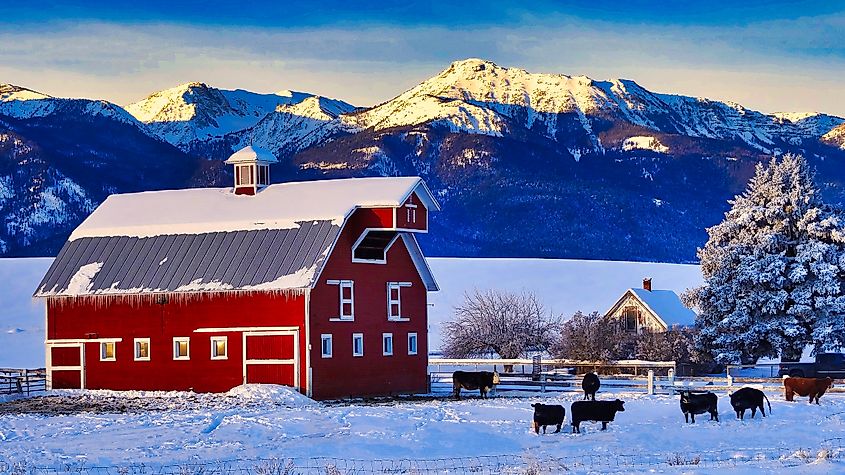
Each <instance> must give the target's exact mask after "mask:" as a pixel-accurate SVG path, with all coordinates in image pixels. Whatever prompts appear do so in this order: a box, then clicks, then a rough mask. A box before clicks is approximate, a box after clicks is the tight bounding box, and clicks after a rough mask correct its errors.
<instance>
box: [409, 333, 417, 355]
mask: <svg viewBox="0 0 845 475" xmlns="http://www.w3.org/2000/svg"><path fill="white" fill-rule="evenodd" d="M408 354H409V355H415V354H417V334H416V333H408Z"/></svg>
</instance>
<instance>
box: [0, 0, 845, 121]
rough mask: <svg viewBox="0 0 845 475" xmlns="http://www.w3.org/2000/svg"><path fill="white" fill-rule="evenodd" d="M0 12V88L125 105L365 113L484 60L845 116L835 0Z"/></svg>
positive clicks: (37, 6) (842, 22) (115, 6)
mask: <svg viewBox="0 0 845 475" xmlns="http://www.w3.org/2000/svg"><path fill="white" fill-rule="evenodd" d="M732 3H734V4H732ZM522 4H529V5H530V8H529V7H525V6H523V5H522ZM4 10H5V11H6V13H5V14H4V17H3V18H4V20H0V44H2V45H3V47H2V48H0V82H11V83H14V84H19V85H23V86H26V87H30V88H33V89H36V90H40V91H42V92H45V93H48V94H53V95H60V96H78V97H97V98H105V99H109V100H112V101H115V102H118V103H127V102H131V101H133V100H137V99H140V98H141V97H143V96H145V95H147V94H149V93H150V92H153V91H155V90H159V89H163V88H167V87H172V86H175V85H177V84H180V83H184V82H188V81H204V82H207V83H209V84H212V85H215V86H219V87H227V88H233V87H241V88H246V89H251V90H256V91H265V92H269V91H274V90H279V89H296V90H303V91H308V92H315V93H319V94H323V95H327V96H331V97H338V98H341V99H345V100H347V101H350V102H352V103H355V104H357V105H372V104H375V103H378V102H381V101H384V100H387V99H390V98H391V97H393V96H395V95H397V94H399V93H401V92H402V91H403V90H404V89H407V88H408V87H412V86H413V85H415V84H416V83H418V82H420V81H421V80H423V79H425V78H426V77H429V76H431V75H433V74H436V73H437V72H438V71H440V70H441V69H443V68H445V67H446V66H447V65H448V64H449V63H450V62H451V61H454V60H457V59H463V58H467V57H481V58H485V59H491V60H493V61H496V62H497V63H499V64H501V65H503V66H518V67H523V68H525V69H528V70H529V71H536V72H557V73H564V74H571V75H577V74H586V75H588V76H590V77H593V78H596V79H607V78H611V77H624V78H628V79H633V80H635V81H637V82H639V83H640V84H642V85H643V86H645V87H647V88H649V89H651V90H655V91H660V92H673V93H682V94H689V95H697V96H705V97H710V98H714V99H721V100H734V101H736V102H740V103H742V104H744V105H746V106H749V107H752V108H757V109H760V110H763V111H766V112H773V111H778V110H796V111H804V110H821V111H825V112H831V113H836V114H839V115H845V85H844V84H843V81H842V80H841V78H843V77H845V2H840V1H836V2H816V1H814V2H809V1H790V2H787V1H760V0H748V1H745V2H719V1H709V2H674V1H664V2H656V1H645V0H629V1H626V2H611V1H604V2H601V1H589V2H588V1H558V2H552V1H532V2H500V1H483V2H482V1H473V2H458V1H452V2H447V1H440V0H437V1H417V0H407V1H403V2H394V3H386V2H372V1H348V0H347V1H344V2H310V3H308V2H290V3H286V2H266V3H264V2H243V1H242V2H224V3H219V4H218V3H216V2H200V1H188V2H173V1H171V2H163V1H135V2H107V1H92V2H85V3H84V4H79V3H76V4H74V3H71V2H15V4H14V6H12V7H11V10H9V7H4Z"/></svg>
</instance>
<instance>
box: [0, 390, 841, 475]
mask: <svg viewBox="0 0 845 475" xmlns="http://www.w3.org/2000/svg"><path fill="white" fill-rule="evenodd" d="M57 394H58V395H59V397H64V398H65V399H67V400H73V401H83V402H87V403H88V404H89V406H90V405H91V404H92V403H96V402H98V401H99V402H101V403H103V402H109V404H110V405H111V406H112V407H118V406H119V404H120V402H121V401H123V403H125V405H126V406H127V409H126V410H125V411H128V412H123V411H121V412H117V411H112V412H109V410H108V409H106V410H105V411H103V410H102V409H100V410H95V412H82V413H75V414H65V415H46V414H37V413H35V414H9V413H5V414H4V412H8V411H10V410H11V409H10V408H11V407H12V405H14V404H19V403H20V401H12V402H11V403H7V404H5V405H4V404H0V448H2V450H0V453H2V455H1V456H0V462H3V461H5V462H6V463H11V464H15V463H18V462H22V463H26V464H29V465H28V466H29V467H60V468H61V467H64V469H68V468H70V467H74V466H77V467H78V466H80V465H81V466H83V467H88V468H92V467H98V466H110V467H114V466H118V467H121V466H122V467H127V466H130V465H133V466H137V465H138V464H144V465H145V466H146V467H147V469H161V468H162V467H163V466H174V465H184V464H191V463H204V464H210V465H207V466H206V467H205V468H206V470H208V469H210V468H212V467H215V466H219V464H220V463H221V462H222V461H229V463H230V464H232V465H236V466H239V467H244V468H247V469H249V468H254V467H255V466H256V465H260V464H261V463H262V462H257V461H256V460H258V459H272V458H277V459H286V458H292V459H295V460H296V461H297V463H298V464H305V463H308V462H307V461H309V460H311V459H313V458H314V457H327V458H328V459H338V460H330V461H327V460H328V459H327V460H324V461H322V462H319V463H325V464H333V465H335V466H338V467H341V466H342V464H343V463H349V464H351V463H353V462H351V461H353V460H358V461H362V462H358V463H359V464H363V465H361V466H366V464H367V463H369V464H370V465H369V467H374V466H378V467H384V466H386V465H384V464H386V463H396V464H398V463H399V462H395V461H397V460H400V459H408V460H412V461H414V462H411V463H413V464H416V466H417V467H422V466H424V465H425V464H429V465H430V466H437V467H446V466H448V465H449V464H453V467H454V468H455V470H453V472H452V473H463V472H464V471H465V469H466V468H467V467H466V466H463V469H462V468H461V467H462V465H460V464H462V463H469V462H467V460H474V461H476V462H477V463H482V464H484V463H487V464H492V463H494V461H498V462H499V463H501V461H502V460H507V461H510V462H511V463H512V464H513V465H517V466H522V467H526V466H527V465H530V461H532V460H534V461H539V462H540V463H539V466H540V468H543V469H547V470H549V472H551V473H559V472H561V471H563V469H562V468H561V465H563V466H564V467H566V468H567V469H569V470H574V471H575V472H581V471H587V470H588V467H579V465H578V464H581V463H585V464H592V469H593V470H595V471H598V472H625V473H632V472H647V471H655V470H656V471H657V472H659V473H712V472H713V471H722V470H725V471H727V470H731V471H732V473H733V472H735V471H737V470H740V472H745V473H755V471H759V470H766V471H784V472H785V471H787V470H788V471H790V472H794V471H796V470H797V471H799V473H800V472H804V473H810V472H813V473H816V472H817V471H818V470H821V472H822V473H833V472H835V471H839V472H841V471H845V464H843V462H842V459H841V457H843V456H845V454H840V453H839V452H841V449H839V448H838V447H839V442H838V441H835V440H834V441H830V439H833V438H836V437H840V436H841V435H842V433H843V429H845V398H843V397H840V396H826V397H823V398H822V403H821V405H820V406H816V405H809V404H807V403H806V402H803V400H802V401H801V402H794V403H787V402H785V401H783V399H782V397H780V396H773V397H772V406H773V411H772V415H771V416H770V417H766V418H761V416H760V414H758V415H757V418H756V419H753V420H750V419H748V415H747V416H746V420H745V421H738V420H736V418H735V416H734V414H733V413H732V411H731V408H730V405H729V401H728V398H727V397H726V396H725V395H721V396H722V397H721V398H720V401H719V408H720V419H721V422H718V423H717V422H711V421H709V420H708V419H709V416H708V417H704V416H701V417H699V419H698V422H696V423H695V424H694V425H693V424H685V423H684V418H683V415H682V414H681V412H680V410H679V408H678V401H677V398H676V397H670V396H646V395H643V394H632V393H624V392H621V393H615V394H608V393H600V394H599V399H612V398H616V397H618V398H620V399H622V400H624V401H626V402H625V412H622V413H618V414H617V418H616V421H615V422H612V423H611V424H610V425H609V428H608V430H607V431H606V432H602V431H600V430H599V429H600V425H599V424H591V423H585V424H583V425H582V433H581V434H570V433H569V429H570V428H569V427H568V426H565V427H564V430H563V433H560V434H551V433H549V434H546V435H542V433H541V435H539V436H538V435H535V434H534V433H533V432H532V431H531V428H530V422H531V417H532V408H531V407H530V404H531V403H533V402H544V403H547V404H549V403H559V404H563V405H564V406H565V407H566V409H567V417H568V413H569V404H570V403H571V402H572V401H573V400H576V399H579V398H580V396H581V395H580V394H578V393H566V394H559V395H555V396H545V397H543V396H539V395H526V394H522V395H519V394H508V395H507V396H506V397H505V396H502V397H493V398H490V399H487V400H482V399H477V398H471V399H467V398H465V399H463V400H461V401H454V400H451V399H447V398H434V399H432V400H421V401H408V402H398V403H382V404H365V403H363V402H361V403H357V404H356V403H344V404H323V403H316V402H311V401H309V400H307V399H305V398H303V397H302V396H299V395H298V394H291V393H290V392H288V390H286V389H284V388H280V387H276V386H264V387H260V386H251V387H241V388H236V389H235V390H233V391H232V392H230V393H229V394H225V395H207V394H206V395H195V394H192V393H130V394H126V393H111V392H104V391H88V392H86V391H63V392H58V393H57ZM145 399H146V400H150V399H151V400H152V403H151V404H149V406H150V407H154V408H159V409H161V410H149V411H145V410H142V409H138V404H137V403H138V400H145ZM115 401H117V402H115ZM29 402H30V403H32V402H33V401H29ZM109 404H106V406H108V405H109ZM14 407H22V406H14ZM30 409H32V408H31V407H30ZM826 441H827V442H826ZM828 448H831V449H832V452H830V453H828V457H825V453H826V452H822V458H823V460H818V455H819V452H820V451H822V450H823V449H828ZM502 456H504V457H502ZM465 457H466V458H473V459H462V458H465ZM749 457H751V458H756V460H752V461H747V459H748V458H749ZM696 458H698V460H699V462H698V465H684V466H678V465H675V464H678V463H692V462H694V461H695V460H696ZM385 459H391V460H393V461H394V462H383V461H382V462H374V461H379V460H385ZM550 460H554V461H555V462H554V464H553V463H552V462H550ZM366 461H369V462H366ZM811 462H812V464H810V463H811ZM311 463H313V461H311ZM379 464H381V465H379ZM792 465H798V467H797V468H788V467H790V466H792ZM555 467H556V468H555ZM489 468H490V467H488V469H489ZM491 470H492V469H491ZM492 471H495V470H492ZM115 472H116V473H120V472H118V471H116V470H115ZM322 473H327V472H326V471H323V472H322ZM341 473H343V472H341ZM359 473H360V472H359ZM363 473H368V472H363ZM486 473H491V472H490V471H488V472H486ZM543 473H545V472H543Z"/></svg>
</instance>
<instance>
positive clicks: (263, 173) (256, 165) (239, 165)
mask: <svg viewBox="0 0 845 475" xmlns="http://www.w3.org/2000/svg"><path fill="white" fill-rule="evenodd" d="M276 162H278V160H277V159H276V157H275V156H274V155H273V154H272V153H270V151H269V150H265V149H263V148H261V147H253V146H249V147H244V148H242V149H240V150H238V151H237V152H235V153H233V154H232V156H230V157H229V158H228V159H227V160H226V164H228V165H234V167H235V170H234V171H235V194H236V195H254V194H256V193H258V192H259V191H260V190H261V189H262V188H264V187H265V186H267V185H269V184H270V164H272V163H276Z"/></svg>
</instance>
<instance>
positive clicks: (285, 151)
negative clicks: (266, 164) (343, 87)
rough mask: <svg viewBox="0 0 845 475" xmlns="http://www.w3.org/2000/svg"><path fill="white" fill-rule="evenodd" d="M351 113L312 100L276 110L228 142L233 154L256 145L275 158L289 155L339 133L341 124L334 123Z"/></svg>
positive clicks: (343, 105) (338, 104)
mask: <svg viewBox="0 0 845 475" xmlns="http://www.w3.org/2000/svg"><path fill="white" fill-rule="evenodd" d="M353 110H355V107H354V106H352V105H350V104H347V103H346V102H343V101H338V100H335V99H328V98H325V97H320V96H311V97H308V98H306V99H304V100H302V101H301V102H299V103H297V104H285V105H280V106H278V107H276V110H275V111H273V112H272V113H270V114H267V115H266V116H264V118H263V119H261V121H259V122H258V123H257V124H255V125H254V126H252V127H250V128H248V129H246V130H242V131H240V132H235V133H233V134H231V136H230V137H228V138H229V139H230V140H231V144H232V147H231V148H232V149H233V150H236V149H239V148H241V147H246V146H248V145H258V146H260V147H264V148H266V149H268V150H270V151H272V152H273V153H274V154H275V155H277V156H286V155H291V154H293V153H296V152H298V151H300V150H302V149H305V148H308V147H310V146H311V145H314V144H317V143H320V142H321V141H323V140H325V139H326V138H327V137H329V136H332V135H335V134H337V133H338V132H340V131H341V128H342V123H338V122H333V121H335V120H336V119H337V118H338V117H339V116H340V115H341V114H345V113H348V112H352V111H353ZM327 124H332V125H333V126H332V127H327Z"/></svg>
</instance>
